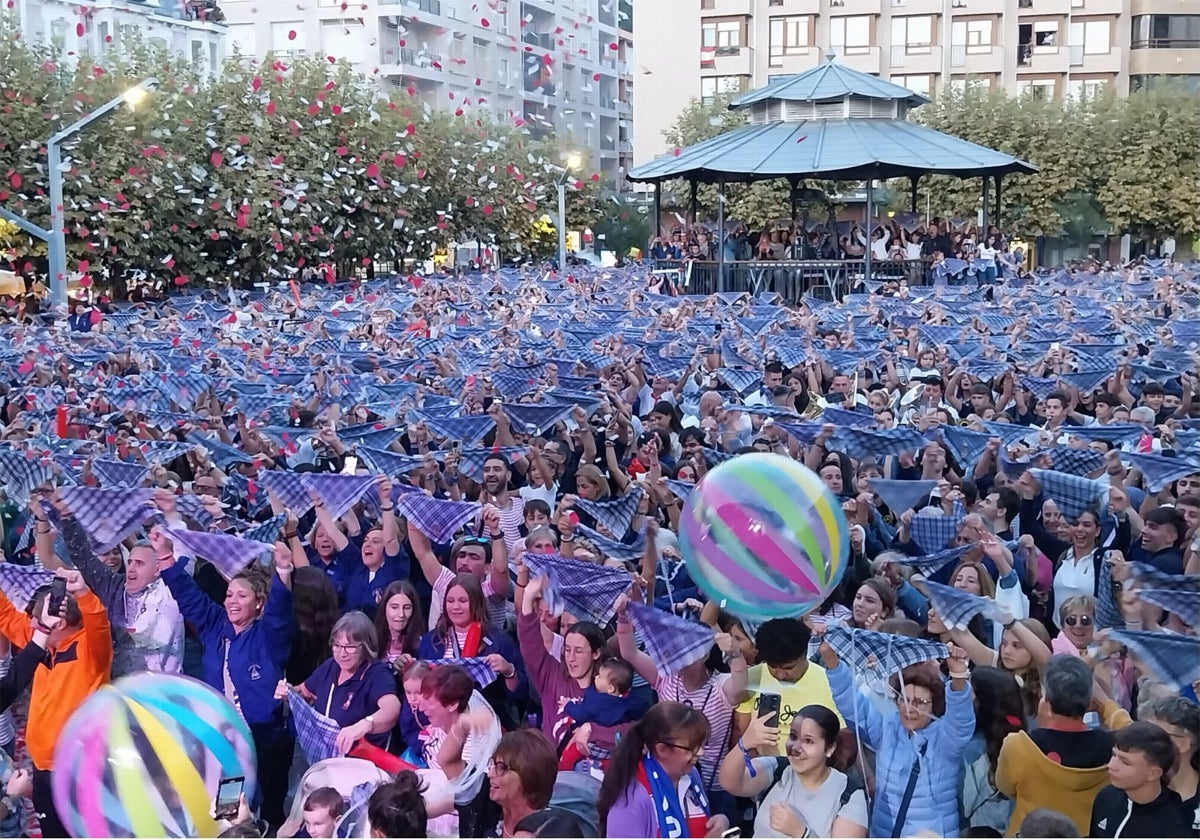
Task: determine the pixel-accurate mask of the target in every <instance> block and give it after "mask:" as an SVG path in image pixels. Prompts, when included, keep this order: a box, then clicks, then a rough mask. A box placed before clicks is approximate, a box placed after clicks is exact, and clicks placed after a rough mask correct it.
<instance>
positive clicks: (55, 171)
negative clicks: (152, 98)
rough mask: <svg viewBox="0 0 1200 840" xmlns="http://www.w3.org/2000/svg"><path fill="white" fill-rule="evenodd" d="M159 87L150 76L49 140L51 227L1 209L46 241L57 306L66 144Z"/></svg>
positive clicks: (62, 270) (63, 265)
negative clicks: (99, 121) (64, 148)
mask: <svg viewBox="0 0 1200 840" xmlns="http://www.w3.org/2000/svg"><path fill="white" fill-rule="evenodd" d="M157 87H158V79H155V78H149V79H146V80H145V81H144V82H141V83H140V84H137V85H134V86H133V87H131V88H129V90H127V91H125V92H124V93H122V94H121V95H120V96H118V97H116V98H115V99H112V100H110V101H109V102H106V103H105V104H104V105H101V106H100V107H99V108H97V109H96V110H95V111H92V112H91V113H90V114H86V115H84V116H82V117H80V118H79V119H78V120H76V121H75V122H73V123H71V124H70V125H69V126H67V127H66V128H64V129H63V130H62V131H60V132H58V133H57V134H55V135H54V136H53V137H51V138H50V139H49V140H48V141H47V143H46V164H47V168H48V169H49V178H50V228H49V229H48V230H47V229H46V228H43V227H39V226H38V225H35V224H34V223H33V222H31V221H29V220H28V219H26V218H25V217H23V216H18V215H17V214H15V213H10V212H9V211H7V210H4V209H0V218H2V219H6V220H7V221H10V222H12V223H13V224H14V225H16V226H17V227H19V228H20V229H21V230H23V231H25V232H26V233H27V234H29V235H30V236H32V237H35V238H37V239H40V240H42V241H43V242H45V243H46V249H47V252H48V256H49V262H50V272H49V273H50V300H51V302H52V303H53V304H54V305H55V306H63V305H65V304H66V302H67V237H66V231H65V230H64V229H63V226H64V225H65V220H64V213H63V171H62V169H63V162H62V144H63V143H65V142H67V141H68V140H70V139H71V138H72V137H74V136H75V135H76V134H79V133H80V132H81V131H83V130H84V129H85V128H87V127H88V126H89V125H91V124H92V123H94V122H96V121H97V120H99V119H101V118H103V117H106V116H108V115H109V114H111V113H113V112H114V111H116V110H117V109H118V108H120V107H121V106H122V105H128V106H129V107H131V108H133V107H136V106H137V105H138V103H139V102H141V101H142V100H143V99H145V98H146V95H147V94H148V93H149V92H150V91H152V90H154V89H155V88H157Z"/></svg>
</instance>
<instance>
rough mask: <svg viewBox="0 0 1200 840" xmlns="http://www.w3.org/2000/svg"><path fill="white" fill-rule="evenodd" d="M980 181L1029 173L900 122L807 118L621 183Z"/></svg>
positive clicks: (684, 154)
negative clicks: (930, 177) (929, 177)
mask: <svg viewBox="0 0 1200 840" xmlns="http://www.w3.org/2000/svg"><path fill="white" fill-rule="evenodd" d="M935 172H936V173H940V174H943V175H954V176H956V177H959V178H980V177H983V176H985V175H1003V174H1006V173H1010V172H1025V173H1033V172H1037V168H1036V167H1034V166H1032V165H1030V164H1028V163H1026V162H1025V161H1023V160H1019V159H1017V158H1015V157H1012V156H1011V155H1006V154H1004V153H1002V152H996V151H993V150H991V149H988V148H985V147H984V146H979V145H976V144H975V143H971V142H968V141H967V140H963V139H961V138H958V137H953V136H951V135H949V134H942V133H941V132H940V131H934V130H933V129H932V128H926V127H925V126H922V125H917V124H915V123H910V122H905V121H904V120H885V119H853V118H850V119H837V120H832V119H812V120H804V121H800V122H782V121H779V122H768V123H760V124H755V125H744V126H741V127H739V128H735V129H733V130H732V131H727V132H725V133H724V134H721V135H719V136H717V137H713V138H712V139H710V140H705V141H704V142H703V143H697V144H696V145H694V146H688V147H687V148H686V149H680V150H679V151H678V152H677V153H675V154H670V155H665V156H663V157H660V158H657V159H655V160H652V161H650V162H649V163H646V164H642V165H641V166H638V167H636V168H634V169H632V170H631V171H630V172H629V180H631V181H642V182H658V181H665V180H670V179H674V178H687V179H695V180H697V181H700V182H702V183H715V182H717V181H720V180H725V181H734V182H736V181H764V180H770V179H774V178H789V177H792V178H806V177H813V178H827V179H830V180H842V181H851V180H854V181H857V180H863V179H867V178H870V179H880V178H897V177H904V176H920V175H926V174H929V173H935Z"/></svg>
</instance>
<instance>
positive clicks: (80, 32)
mask: <svg viewBox="0 0 1200 840" xmlns="http://www.w3.org/2000/svg"><path fill="white" fill-rule="evenodd" d="M75 34H76V35H78V36H79V37H80V38H82V37H83V24H82V23H77V24H75Z"/></svg>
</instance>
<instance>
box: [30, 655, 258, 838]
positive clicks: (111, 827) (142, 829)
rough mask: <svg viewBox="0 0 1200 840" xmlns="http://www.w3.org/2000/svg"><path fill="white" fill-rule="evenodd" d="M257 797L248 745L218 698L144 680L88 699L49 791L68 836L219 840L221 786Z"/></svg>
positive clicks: (164, 678)
mask: <svg viewBox="0 0 1200 840" xmlns="http://www.w3.org/2000/svg"><path fill="white" fill-rule="evenodd" d="M229 776H244V777H245V779H246V784H245V795H246V799H247V801H250V799H251V797H252V796H253V795H254V789H255V755H254V741H253V740H252V739H251V736H250V730H249V728H248V727H247V726H246V723H245V721H243V720H242V717H241V715H239V714H238V712H237V710H236V709H235V708H234V707H233V705H232V704H231V703H230V702H229V701H228V700H226V699H225V698H224V697H223V696H221V695H220V694H218V693H217V692H216V691H214V690H213V689H211V688H210V687H209V686H207V685H205V684H204V683H202V682H200V681H198V680H194V679H191V678H189V677H178V676H171V675H168V674H156V673H149V672H147V673H142V674H135V675H132V676H128V677H124V678H123V679H119V680H117V681H116V682H114V683H112V684H111V685H106V686H104V687H103V688H101V689H100V690H99V691H97V692H96V693H95V694H93V695H92V696H91V697H89V698H88V700H87V701H86V702H85V703H84V704H83V705H82V706H80V707H79V708H78V709H76V711H75V713H74V714H73V715H71V717H70V719H69V720H68V721H67V725H66V727H65V728H64V729H63V732H62V735H61V736H60V737H59V739H58V742H57V744H56V745H55V748H54V770H53V772H52V774H51V787H52V790H53V794H54V805H55V807H56V808H57V809H58V813H59V817H60V818H61V819H62V822H63V825H65V826H66V827H67V830H68V831H70V833H71V834H72V835H73V836H75V837H216V836H217V833H218V832H217V825H216V823H214V822H213V820H212V818H211V816H210V809H211V808H212V804H213V800H214V798H215V797H216V794H217V786H218V783H219V781H220V780H221V779H222V778H224V777H229Z"/></svg>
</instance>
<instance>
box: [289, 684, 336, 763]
mask: <svg viewBox="0 0 1200 840" xmlns="http://www.w3.org/2000/svg"><path fill="white" fill-rule="evenodd" d="M288 709H289V710H290V711H291V713H292V723H293V724H294V725H295V727H296V740H297V741H299V742H300V749H301V751H302V752H303V753H304V757H305V758H306V759H308V763H309V764H316V763H317V762H318V761H324V760H325V759H327V758H336V757H337V756H338V749H337V736H338V733H339V732H341V731H342V728H341V727H340V726H338V724H337V721H335V720H333V719H332V718H327V717H325V715H323V714H321V713H320V712H318V711H317V710H316V709H314V708H313V707H312V706H310V705H308V703H306V702H305V701H304V698H303V697H301V696H300V694H299V692H297V691H296V689H294V688H293V689H291V690H289V691H288Z"/></svg>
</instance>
